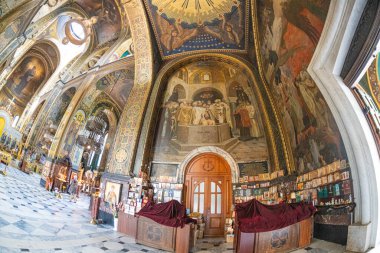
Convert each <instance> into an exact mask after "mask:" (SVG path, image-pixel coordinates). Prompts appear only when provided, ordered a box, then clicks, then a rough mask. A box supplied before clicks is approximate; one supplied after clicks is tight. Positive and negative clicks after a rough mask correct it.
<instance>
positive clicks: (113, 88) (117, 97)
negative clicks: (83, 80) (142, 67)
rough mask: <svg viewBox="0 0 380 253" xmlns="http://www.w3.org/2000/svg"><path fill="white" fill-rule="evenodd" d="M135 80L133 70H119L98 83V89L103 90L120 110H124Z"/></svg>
mask: <svg viewBox="0 0 380 253" xmlns="http://www.w3.org/2000/svg"><path fill="white" fill-rule="evenodd" d="M133 80H134V71H133V69H132V70H131V69H123V70H117V71H115V72H112V73H110V74H108V75H106V76H105V77H103V78H101V79H100V80H99V81H98V82H97V83H96V89H97V90H103V91H104V92H105V93H107V94H108V95H109V96H110V97H111V98H112V99H113V100H114V101H115V102H116V103H117V104H118V106H120V108H123V107H124V106H125V103H126V102H127V98H128V96H129V93H130V92H131V89H132V86H133Z"/></svg>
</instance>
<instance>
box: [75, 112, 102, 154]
mask: <svg viewBox="0 0 380 253" xmlns="http://www.w3.org/2000/svg"><path fill="white" fill-rule="evenodd" d="M106 128H107V123H106V122H105V121H104V119H102V118H101V117H98V116H91V117H90V118H89V119H88V120H87V124H86V127H85V129H84V130H81V131H80V132H79V135H78V137H77V140H76V143H77V144H78V145H79V146H82V147H83V148H86V149H87V150H89V151H90V150H93V151H96V150H98V149H100V148H101V146H102V144H103V142H104V136H105V134H106Z"/></svg>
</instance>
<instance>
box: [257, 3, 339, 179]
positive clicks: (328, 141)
mask: <svg viewBox="0 0 380 253" xmlns="http://www.w3.org/2000/svg"><path fill="white" fill-rule="evenodd" d="M328 7H329V1H320V2H315V1H289V2H287V3H283V2H282V1H264V0H259V1H257V2H256V9H257V10H256V11H257V20H258V31H257V32H258V34H256V39H258V40H259V43H258V44H259V48H257V49H256V50H257V53H258V54H260V56H259V58H261V59H260V60H261V62H259V64H261V65H262V66H261V71H262V76H263V77H264V78H265V82H267V83H268V84H269V87H270V88H271V90H272V92H273V93H274V96H275V97H277V98H278V99H277V100H276V102H277V108H278V110H279V112H280V114H281V118H282V121H283V125H284V130H285V131H286V133H287V136H288V139H289V144H290V146H291V149H292V151H293V156H294V163H295V167H296V170H297V171H298V172H299V173H302V172H304V171H309V170H312V169H316V168H319V167H321V166H323V165H324V164H328V163H331V162H333V161H334V160H336V159H342V158H346V152H345V148H344V146H343V142H342V138H341V136H340V133H339V130H338V127H337V125H336V123H335V120H334V118H333V116H332V113H331V111H330V109H329V108H328V106H327V103H326V101H325V99H324V98H323V96H322V94H321V92H320V91H319V89H318V87H317V86H316V84H315V82H314V81H313V80H312V78H311V77H310V76H309V74H308V73H307V66H308V65H309V63H310V60H311V57H312V56H313V53H314V50H315V48H316V46H317V43H318V40H319V37H320V35H321V32H322V29H323V25H324V21H325V18H326V15H327V11H328ZM254 11H255V10H254Z"/></svg>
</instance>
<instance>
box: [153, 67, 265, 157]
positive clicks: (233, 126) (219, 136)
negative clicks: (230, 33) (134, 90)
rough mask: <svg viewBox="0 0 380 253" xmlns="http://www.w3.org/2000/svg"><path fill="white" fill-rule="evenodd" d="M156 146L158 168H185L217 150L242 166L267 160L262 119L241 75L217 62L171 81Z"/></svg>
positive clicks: (177, 74) (185, 71)
mask: <svg viewBox="0 0 380 253" xmlns="http://www.w3.org/2000/svg"><path fill="white" fill-rule="evenodd" d="M163 96H164V98H163V103H162V107H161V111H160V117H159V118H160V120H159V122H158V124H157V130H156V138H155V144H154V151H153V153H154V155H153V162H154V163H170V162H172V163H180V162H182V161H183V159H184V158H185V156H186V155H187V154H189V153H190V152H191V151H192V150H194V149H196V148H198V147H202V146H217V147H220V148H222V149H224V150H226V151H227V152H229V153H230V154H231V155H232V156H233V157H234V159H235V160H236V161H237V162H250V161H262V160H267V159H268V148H267V143H266V138H265V136H264V129H263V125H262V121H261V114H260V111H259V109H258V105H257V102H256V98H255V95H254V94H253V92H252V88H251V87H250V86H249V84H248V79H247V76H246V75H245V74H243V73H242V71H241V70H240V69H237V68H236V67H233V66H231V65H228V64H226V63H220V62H216V61H205V62H197V63H192V64H189V65H187V66H185V67H183V68H181V69H179V70H178V71H176V72H175V73H174V74H173V75H172V76H171V77H170V79H169V81H168V85H167V87H166V91H165V93H164V95H163Z"/></svg>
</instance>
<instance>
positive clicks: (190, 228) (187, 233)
mask: <svg viewBox="0 0 380 253" xmlns="http://www.w3.org/2000/svg"><path fill="white" fill-rule="evenodd" d="M193 236H194V225H193V224H186V225H185V226H184V227H183V228H180V227H179V228H177V235H176V243H175V245H176V246H175V252H176V253H188V252H189V251H190V249H191V248H192V246H193V245H191V244H190V242H191V241H192V242H193V241H194V238H193Z"/></svg>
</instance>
